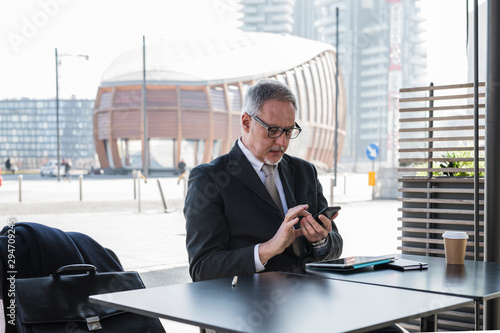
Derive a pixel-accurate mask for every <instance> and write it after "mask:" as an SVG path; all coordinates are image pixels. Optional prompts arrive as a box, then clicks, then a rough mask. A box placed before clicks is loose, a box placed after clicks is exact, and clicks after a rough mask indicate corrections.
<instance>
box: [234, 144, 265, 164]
mask: <svg viewBox="0 0 500 333" xmlns="http://www.w3.org/2000/svg"><path fill="white" fill-rule="evenodd" d="M238 146H239V147H240V149H241V151H242V152H243V154H244V155H245V156H246V158H247V160H248V161H249V162H250V164H251V165H252V167H253V168H254V169H255V172H259V171H261V169H262V166H263V165H264V162H261V161H259V159H258V158H257V157H255V156H254V155H253V154H252V152H251V151H250V150H249V149H248V148H247V147H245V145H244V144H243V141H241V138H239V139H238Z"/></svg>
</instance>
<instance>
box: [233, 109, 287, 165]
mask: <svg viewBox="0 0 500 333" xmlns="http://www.w3.org/2000/svg"><path fill="white" fill-rule="evenodd" d="M257 117H258V118H259V119H260V120H261V121H262V122H263V123H264V124H266V125H267V126H268V127H281V128H284V129H288V128H293V127H294V126H295V109H294V108H293V105H292V103H290V102H281V101H274V100H269V101H266V102H265V103H264V104H263V105H262V108H261V112H260V113H259V114H258V115H257ZM241 124H242V127H243V134H242V141H243V144H244V145H245V147H247V148H248V149H249V150H250V151H251V152H252V154H253V155H254V156H255V157H257V158H258V159H259V160H260V161H261V162H264V163H267V164H278V163H279V162H280V161H281V158H282V157H283V155H284V154H285V152H286V150H287V149H288V144H289V143H290V139H288V138H287V137H286V134H285V133H283V134H282V135H281V136H279V137H278V138H269V137H268V136H267V129H266V128H264V126H262V125H261V124H260V123H258V122H257V121H256V120H255V119H253V118H252V117H250V116H249V115H248V114H246V113H245V114H243V115H242V116H241Z"/></svg>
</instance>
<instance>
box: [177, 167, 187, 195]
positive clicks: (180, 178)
mask: <svg viewBox="0 0 500 333" xmlns="http://www.w3.org/2000/svg"><path fill="white" fill-rule="evenodd" d="M181 180H182V181H184V198H186V194H187V180H186V171H184V172H183V173H182V175H180V176H179V178H178V179H177V185H179V183H180V182H181Z"/></svg>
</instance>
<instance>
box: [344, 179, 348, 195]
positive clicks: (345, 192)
mask: <svg viewBox="0 0 500 333" xmlns="http://www.w3.org/2000/svg"><path fill="white" fill-rule="evenodd" d="M346 194H347V176H346V175H344V195H346Z"/></svg>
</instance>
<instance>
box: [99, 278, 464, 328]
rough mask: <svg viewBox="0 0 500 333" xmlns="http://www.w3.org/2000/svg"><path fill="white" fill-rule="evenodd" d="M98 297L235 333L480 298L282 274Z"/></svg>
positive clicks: (358, 320)
mask: <svg viewBox="0 0 500 333" xmlns="http://www.w3.org/2000/svg"><path fill="white" fill-rule="evenodd" d="M231 281H232V279H231V278H223V279H217V280H210V281H202V282H195V283H188V284H181V285H171V286H165V287H157V288H149V289H140V290H133V291H126V292H119V293H112V294H105V295H97V296H91V297H90V301H91V302H92V303H98V304H102V305H107V306H112V307H115V308H119V309H123V310H127V311H131V312H135V313H139V314H143V315H147V316H153V317H161V318H165V319H169V320H175V321H179V322H183V323H186V324H191V325H196V326H201V327H206V328H212V329H215V330H217V331H229V332H235V331H238V332H241V331H243V332H270V333H272V332H276V333H282V332H352V331H357V332H364V331H369V330H372V329H375V328H380V327H384V326H387V325H389V324H392V323H395V322H399V321H405V320H408V319H413V318H418V317H423V316H430V315H433V314H436V313H437V312H441V311H448V310H452V309H455V308H460V307H463V306H467V305H470V304H472V300H470V299H467V298H461V297H452V296H443V295H440V296H439V299H436V295H435V294H431V293H423V292H416V291H411V290H404V289H398V288H387V287H380V286H374V285H368V284H359V283H351V282H345V281H338V280H331V279H324V278H318V277H313V276H305V275H294V274H285V273H277V272H269V273H261V274H254V275H252V276H243V277H240V278H239V281H238V283H237V285H236V286H235V287H232V286H231Z"/></svg>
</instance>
